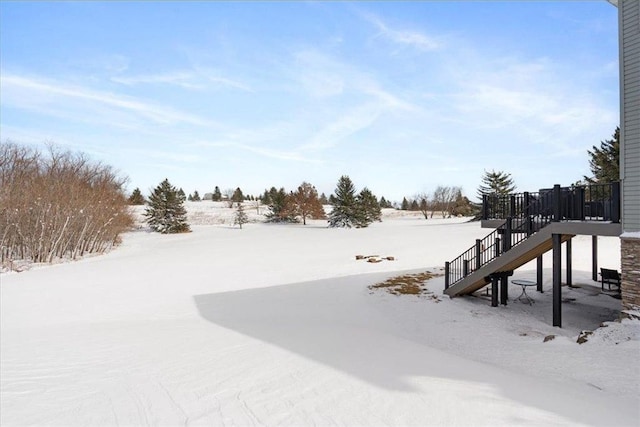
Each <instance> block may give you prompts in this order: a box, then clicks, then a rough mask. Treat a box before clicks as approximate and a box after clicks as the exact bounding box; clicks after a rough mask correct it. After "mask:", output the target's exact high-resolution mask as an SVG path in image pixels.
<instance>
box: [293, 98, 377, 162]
mask: <svg viewBox="0 0 640 427" xmlns="http://www.w3.org/2000/svg"><path fill="white" fill-rule="evenodd" d="M381 112H382V107H381V106H380V105H376V104H366V105H361V106H358V107H355V108H353V109H351V110H348V111H343V112H342V113H341V114H340V116H339V117H338V118H337V119H336V120H334V121H332V122H329V123H327V124H326V125H325V126H324V127H323V128H322V129H321V130H320V132H318V133H317V134H315V135H313V136H312V137H311V138H310V141H309V142H308V143H306V144H304V145H302V146H301V149H302V150H305V151H311V152H315V151H321V150H326V149H329V148H332V147H335V146H336V145H338V144H339V143H340V142H342V141H344V140H347V139H348V138H349V137H350V136H352V135H353V134H355V133H357V132H359V131H362V130H364V129H366V128H368V127H370V126H371V125H372V124H373V123H374V122H375V121H376V120H377V119H378V117H379V116H380V114H381Z"/></svg>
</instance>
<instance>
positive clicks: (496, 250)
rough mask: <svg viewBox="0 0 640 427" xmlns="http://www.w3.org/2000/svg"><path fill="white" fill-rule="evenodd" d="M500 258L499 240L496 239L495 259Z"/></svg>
mask: <svg viewBox="0 0 640 427" xmlns="http://www.w3.org/2000/svg"><path fill="white" fill-rule="evenodd" d="M499 256H500V238H496V243H495V258H498V257H499Z"/></svg>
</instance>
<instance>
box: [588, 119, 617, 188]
mask: <svg viewBox="0 0 640 427" xmlns="http://www.w3.org/2000/svg"><path fill="white" fill-rule="evenodd" d="M587 153H589V168H590V169H591V173H592V174H593V177H592V178H588V177H586V176H585V179H586V180H587V182H591V183H593V182H601V183H606V182H614V181H620V128H619V127H617V128H616V130H615V131H614V133H613V135H612V139H609V140H605V141H601V142H600V148H598V147H596V146H595V145H594V146H593V151H591V150H588V151H587Z"/></svg>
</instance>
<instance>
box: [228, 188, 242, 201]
mask: <svg viewBox="0 0 640 427" xmlns="http://www.w3.org/2000/svg"><path fill="white" fill-rule="evenodd" d="M243 200H244V194H242V190H241V189H240V187H237V188H236V189H235V190H234V192H233V195H232V196H231V201H233V202H236V203H240V202H242V201H243Z"/></svg>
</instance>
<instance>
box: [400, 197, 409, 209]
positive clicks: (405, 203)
mask: <svg viewBox="0 0 640 427" xmlns="http://www.w3.org/2000/svg"><path fill="white" fill-rule="evenodd" d="M400 209H402V210H403V211H408V210H409V201H408V200H407V198H406V197H403V198H402V205H400Z"/></svg>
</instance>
